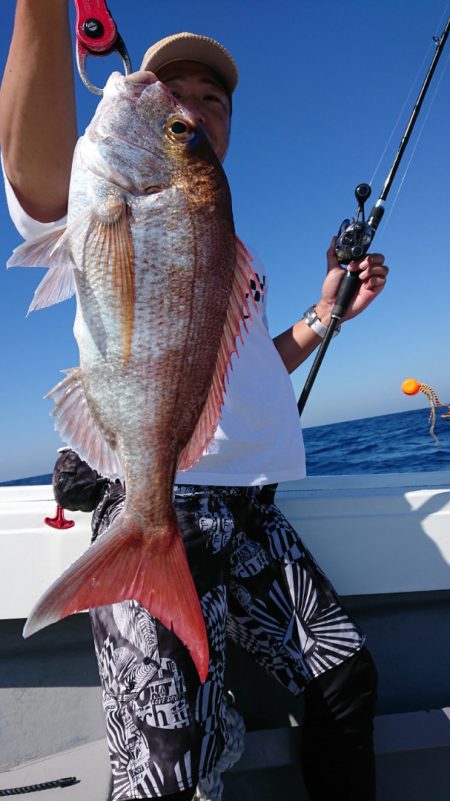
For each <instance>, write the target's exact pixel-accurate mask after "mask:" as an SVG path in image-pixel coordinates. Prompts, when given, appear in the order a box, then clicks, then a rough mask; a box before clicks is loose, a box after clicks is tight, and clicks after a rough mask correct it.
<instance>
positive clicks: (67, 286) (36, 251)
mask: <svg viewBox="0 0 450 801" xmlns="http://www.w3.org/2000/svg"><path fill="white" fill-rule="evenodd" d="M65 233H66V226H65V225H64V226H60V227H58V228H55V229H54V230H53V231H50V232H49V233H46V234H44V235H43V236H40V237H38V238H37V239H33V240H31V241H30V242H24V244H23V245H19V247H18V248H16V249H15V250H14V251H13V253H12V255H11V257H10V258H9V260H8V262H7V264H6V266H7V267H47V268H48V273H46V275H45V276H44V278H43V280H42V281H41V283H40V284H39V286H38V288H37V289H36V292H35V293H34V297H33V300H32V302H31V305H30V308H29V309H28V313H30V312H31V311H34V310H35V309H43V308H45V307H46V306H52V305H53V304H54V303H60V302H61V301H63V300H67V298H70V297H71V296H72V295H73V294H74V292H75V281H74V276H73V264H72V261H71V257H70V250H69V247H68V239H67V237H66V236H65Z"/></svg>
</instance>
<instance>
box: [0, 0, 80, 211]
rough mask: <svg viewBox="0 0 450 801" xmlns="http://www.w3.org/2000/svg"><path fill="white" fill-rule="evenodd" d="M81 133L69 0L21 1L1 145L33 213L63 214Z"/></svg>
mask: <svg viewBox="0 0 450 801" xmlns="http://www.w3.org/2000/svg"><path fill="white" fill-rule="evenodd" d="M76 140H77V126H76V111H75V94H74V79H73V67H72V46H71V32H70V26H69V14H68V7H67V0H38V1H37V2H36V0H17V7H16V17H15V24H14V33H13V38H12V42H11V47H10V51H9V56H8V60H7V63H6V67H5V73H4V76H3V81H2V86H1V90H0V145H1V149H2V155H3V162H4V165H5V170H6V174H7V176H8V178H9V180H10V182H11V184H12V186H13V188H14V191H15V193H16V195H17V198H18V200H19V202H20V204H21V206H22V207H23V209H24V210H25V211H26V212H27V213H28V214H29V215H30V216H31V217H33V218H34V219H35V220H39V221H40V222H50V221H53V220H57V219H59V218H60V217H62V216H63V215H64V214H65V212H66V210H67V197H68V191H69V179H70V171H71V165H72V156H73V150H74V147H75V143H76Z"/></svg>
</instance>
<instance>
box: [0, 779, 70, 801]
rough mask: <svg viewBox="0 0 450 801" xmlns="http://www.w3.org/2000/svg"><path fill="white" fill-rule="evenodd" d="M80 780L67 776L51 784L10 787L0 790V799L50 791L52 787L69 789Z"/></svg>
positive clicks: (42, 783)
mask: <svg viewBox="0 0 450 801" xmlns="http://www.w3.org/2000/svg"><path fill="white" fill-rule="evenodd" d="M79 783H80V780H79V779H77V778H76V776H68V777H66V778H65V779H55V780H54V781H51V782H41V783H40V784H30V785H28V786H27V787H10V788H9V789H7V790H0V798H6V796H9V795H22V794H24V793H38V792H39V791H40V790H52V789H53V788H54V787H70V786H71V785H72V784H79Z"/></svg>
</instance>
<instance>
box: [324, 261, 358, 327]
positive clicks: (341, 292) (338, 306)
mask: <svg viewBox="0 0 450 801" xmlns="http://www.w3.org/2000/svg"><path fill="white" fill-rule="evenodd" d="M360 274H361V270H351V271H350V270H346V271H345V273H344V275H343V276H342V281H341V283H340V285H339V289H338V292H337V295H336V300H335V303H334V307H333V311H332V312H331V316H332V317H334V319H337V320H341V319H342V317H343V316H344V314H345V312H346V311H347V309H348V306H349V303H350V301H351V299H352V297H353V296H354V295H355V293H356V292H357V291H358V288H359V284H360V281H359V276H360Z"/></svg>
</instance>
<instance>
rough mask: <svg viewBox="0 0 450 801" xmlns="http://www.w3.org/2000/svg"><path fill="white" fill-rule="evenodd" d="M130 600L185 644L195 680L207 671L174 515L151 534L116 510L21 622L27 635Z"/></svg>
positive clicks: (198, 617)
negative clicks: (105, 529) (70, 617)
mask: <svg viewBox="0 0 450 801" xmlns="http://www.w3.org/2000/svg"><path fill="white" fill-rule="evenodd" d="M125 600H135V601H137V602H138V603H140V604H141V605H142V606H143V607H144V608H145V609H147V611H148V612H149V613H150V614H151V615H152V616H153V617H155V618H157V619H158V620H159V621H161V623H162V624H163V625H164V626H166V628H168V629H171V630H172V631H174V633H175V634H176V635H177V636H178V637H179V639H180V640H181V641H182V642H183V644H184V645H185V646H186V647H187V649H188V651H189V652H190V654H191V657H192V660H193V662H194V664H195V666H196V668H197V671H198V674H199V676H200V680H201V681H205V679H206V676H207V673H208V662H209V653H208V640H207V634H206V627H205V622H204V619H203V614H202V609H201V606H200V602H199V599H198V595H197V591H196V588H195V584H194V581H193V578H192V575H191V571H190V568H189V564H188V561H187V558H186V553H185V550H184V545H183V541H182V538H181V535H180V532H179V528H178V523H177V519H176V517H175V515H174V516H173V517H171V518H170V519H169V521H168V524H167V525H166V526H161V527H160V529H159V530H157V531H155V530H154V529H153V528H152V536H151V537H148V536H144V531H143V529H142V527H141V526H139V525H138V524H137V523H136V521H135V520H134V519H133V518H131V517H130V516H128V515H125V514H122V515H120V517H118V518H117V520H116V521H114V523H113V524H112V526H111V528H110V529H109V531H108V532H107V533H106V534H104V535H103V536H102V537H100V538H99V539H98V540H97V541H96V542H95V543H94V545H92V546H91V547H90V548H88V550H87V551H86V552H85V553H84V554H83V555H82V556H81V557H80V558H79V559H77V560H76V561H75V562H74V563H73V564H72V565H71V566H70V567H69V568H68V569H67V570H66V571H65V572H64V573H63V574H62V575H61V576H60V577H59V578H58V579H57V580H56V581H55V582H54V583H53V584H52V585H51V586H50V587H49V589H48V590H47V591H46V592H45V593H44V594H43V595H42V597H41V598H40V599H39V600H38V602H37V603H36V605H35V606H34V608H33V609H32V611H31V613H30V616H29V618H28V620H27V622H26V625H25V628H24V631H23V636H24V637H29V636H30V635H31V634H34V633H35V632H37V631H39V630H40V629H42V628H44V627H45V626H48V625H50V624H51V623H55V622H56V621H57V620H61V619H62V618H64V617H67V616H68V615H72V614H74V613H76V612H82V611H85V610H87V609H92V608H94V607H98V606H106V605H110V604H114V603H118V602H120V601H125Z"/></svg>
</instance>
